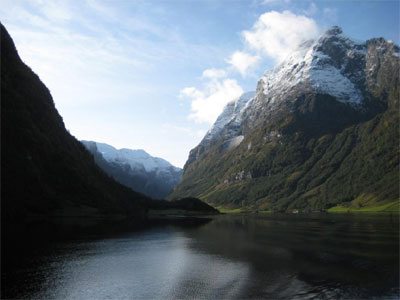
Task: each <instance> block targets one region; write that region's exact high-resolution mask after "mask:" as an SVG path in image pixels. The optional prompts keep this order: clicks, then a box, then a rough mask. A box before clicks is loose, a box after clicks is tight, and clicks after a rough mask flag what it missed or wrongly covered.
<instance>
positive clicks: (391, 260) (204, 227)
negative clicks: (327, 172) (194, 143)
mask: <svg viewBox="0 0 400 300" xmlns="http://www.w3.org/2000/svg"><path fill="white" fill-rule="evenodd" d="M204 223H205V222H202V224H199V225H198V226H190V227H187V226H182V225H180V226H176V225H168V226H166V225H163V226H156V227H151V228H148V229H141V230H134V231H132V230H126V229H125V230H123V231H120V230H114V231H112V230H110V228H109V227H112V226H110V225H102V226H100V227H99V225H96V226H94V225H93V226H85V227H84V228H82V227H73V226H72V228H73V230H71V226H61V227H60V226H55V225H52V226H53V227H49V225H48V224H43V225H42V226H39V227H38V228H37V229H35V230H33V229H32V230H33V231H34V232H37V231H40V232H42V234H41V235H39V236H41V237H42V238H43V239H42V240H37V239H36V238H32V237H35V235H31V238H30V239H26V241H25V238H22V236H21V239H19V243H17V245H18V247H17V246H16V247H15V249H13V250H12V252H6V255H7V256H8V257H6V259H8V263H7V265H6V271H5V272H4V270H3V274H2V292H3V294H2V295H3V296H6V297H8V298H34V299H40V298H45V299H110V298H111V299H176V298H179V299H182V298H184V299H187V298H192V299H193V298H202V299H243V298H245V299H247V298H263V299H265V298H267V299H313V298H315V299H337V298H341V299H366V298H367V299H388V298H389V299H398V298H399V283H398V282H399V269H398V268H399V238H398V233H399V224H398V217H397V216H396V217H392V218H390V216H389V215H380V216H379V215H378V216H377V215H308V216H301V215H298V216H291V215H290V216H289V215H267V216H219V217H216V218H214V219H213V220H212V221H210V222H208V223H206V224H204ZM191 225H193V224H191ZM74 226H75V225H74ZM105 226H106V227H105ZM107 226H109V227H107ZM104 227H105V228H106V229H107V230H106V233H104V231H103V230H100V229H104ZM44 228H47V229H44ZM49 228H51V229H49ZM65 228H67V229H65ZM43 230H47V231H48V232H47V234H44V233H43ZM100 232H101V233H100ZM77 233H79V234H77ZM47 240H51V241H52V242H45V241H47ZM3 255H4V254H3ZM12 258H13V259H12ZM3 261H4V257H3ZM4 292H5V293H4Z"/></svg>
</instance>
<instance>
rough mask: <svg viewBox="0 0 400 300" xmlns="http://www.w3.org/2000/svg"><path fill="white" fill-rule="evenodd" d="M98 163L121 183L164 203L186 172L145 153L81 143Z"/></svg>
mask: <svg viewBox="0 0 400 300" xmlns="http://www.w3.org/2000/svg"><path fill="white" fill-rule="evenodd" d="M81 142H82V144H83V145H84V146H85V147H86V148H87V149H88V150H89V151H90V152H91V153H92V154H93V156H94V159H95V162H96V163H97V165H98V166H99V167H100V168H102V169H103V170H104V171H105V172H106V173H107V174H109V175H110V176H112V177H113V178H114V179H115V180H116V181H118V182H119V183H121V184H123V185H125V186H127V187H129V188H131V189H133V190H135V191H138V192H140V193H143V194H145V195H147V196H149V197H152V198H154V199H164V198H165V197H166V196H167V195H168V194H170V193H171V192H172V190H173V188H174V187H175V186H176V185H177V184H178V183H179V181H180V179H181V176H182V169H180V168H177V167H174V166H173V165H171V164H170V163H169V162H167V161H166V160H164V159H162V158H158V157H152V156H151V155H149V154H148V153H146V152H145V151H144V150H131V149H120V150H117V149H115V148H114V147H112V146H110V145H107V144H104V143H98V142H92V141H81Z"/></svg>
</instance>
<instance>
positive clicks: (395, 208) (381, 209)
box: [327, 201, 400, 213]
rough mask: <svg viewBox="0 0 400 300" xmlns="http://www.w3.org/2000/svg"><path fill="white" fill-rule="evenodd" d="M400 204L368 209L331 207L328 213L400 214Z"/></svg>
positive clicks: (368, 207)
mask: <svg viewBox="0 0 400 300" xmlns="http://www.w3.org/2000/svg"><path fill="white" fill-rule="evenodd" d="M399 204H400V202H399V201H395V202H391V203H387V204H384V205H378V206H367V207H361V208H354V207H346V206H341V205H337V206H334V207H331V208H330V209H328V210H327V211H328V212H330V213H347V212H395V213H399V212H400V208H399Z"/></svg>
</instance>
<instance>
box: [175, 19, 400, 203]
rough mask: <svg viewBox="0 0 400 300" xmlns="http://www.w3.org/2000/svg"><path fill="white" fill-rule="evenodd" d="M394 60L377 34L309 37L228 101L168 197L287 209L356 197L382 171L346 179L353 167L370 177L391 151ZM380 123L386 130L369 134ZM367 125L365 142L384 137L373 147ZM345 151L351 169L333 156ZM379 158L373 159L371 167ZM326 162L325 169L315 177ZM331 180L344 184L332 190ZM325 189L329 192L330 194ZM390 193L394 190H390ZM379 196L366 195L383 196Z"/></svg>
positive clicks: (337, 32) (335, 32)
mask: <svg viewBox="0 0 400 300" xmlns="http://www.w3.org/2000/svg"><path fill="white" fill-rule="evenodd" d="M399 64H400V62H399V47H398V46H397V45H395V44H394V43H393V42H391V41H387V40H385V39H383V38H373V39H370V40H368V41H365V42H363V41H356V40H354V39H352V38H350V37H348V36H346V35H345V34H343V32H342V30H341V29H340V28H339V27H336V26H335V27H332V28H331V29H329V30H327V31H326V32H325V33H324V34H323V35H321V36H320V37H319V38H318V39H316V40H309V41H304V42H303V43H301V44H300V45H299V46H298V47H297V49H296V50H295V51H293V52H292V53H291V54H290V55H288V57H287V58H286V59H285V60H284V61H283V62H281V63H280V64H279V65H277V66H276V67H275V68H273V69H272V70H267V71H266V72H265V73H264V74H263V75H262V76H261V78H260V80H259V81H258V84H257V88H256V92H255V94H252V93H249V94H245V95H243V96H242V97H241V98H239V99H238V100H236V101H234V102H231V103H228V104H227V106H226V107H225V109H224V110H223V112H222V114H221V115H220V116H219V117H218V119H217V121H216V122H215V124H214V125H213V127H212V128H211V129H210V130H209V131H208V133H207V134H206V136H205V137H204V139H203V140H202V141H201V142H200V144H199V145H198V146H197V147H196V148H194V149H192V150H191V151H190V154H189V158H188V160H187V162H186V164H185V167H184V175H183V177H182V180H181V183H180V184H179V185H178V186H177V187H176V188H175V189H174V192H173V194H172V195H171V198H173V197H183V196H187V195H191V196H196V197H204V198H205V199H206V200H207V201H209V202H211V203H214V204H216V205H223V204H224V205H226V204H229V206H231V207H238V206H240V205H243V202H242V201H245V202H246V203H247V202H248V203H249V204H251V205H254V204H255V202H257V201H259V199H261V200H262V201H261V200H260V202H259V203H258V204H257V205H258V207H261V206H265V207H269V208H271V207H279V209H282V208H285V209H286V208H288V207H289V206H293V207H295V206H298V205H303V206H309V207H313V208H317V207H320V208H321V207H326V206H327V205H328V201H329V202H331V203H337V202H340V201H341V200H342V201H350V200H348V199H358V198H357V197H364V196H365V195H366V192H365V191H366V190H369V189H371V188H372V187H373V186H374V185H375V184H376V182H377V181H373V180H372V179H371V178H375V180H381V178H379V176H378V174H376V177H374V176H372V175H371V176H370V177H368V178H364V181H362V182H359V183H357V184H354V183H352V182H354V178H357V176H359V175H358V174H357V173H354V172H357V171H358V172H364V173H365V174H367V173H370V174H372V173H374V172H376V170H377V169H379V168H380V167H381V166H383V165H385V164H387V162H388V161H390V160H391V159H392V154H393V153H394V152H395V148H396V147H395V146H394V143H393V141H394V140H398V134H397V135H396V134H395V132H396V131H395V126H394V124H397V123H398V121H396V122H395V121H394V120H393V118H394V117H395V116H397V117H398V112H397V114H396V113H395V112H394V111H395V110H396V109H397V110H398V101H399V97H398V93H399V90H400V88H399ZM396 101H397V102H396ZM396 103H397V104H396ZM396 105H397V106H396ZM368 122H372V123H373V124H375V125H370V124H369V123H368ZM381 123H382V124H383V125H382V124H381ZM376 124H380V125H379V126H378V125H376ZM380 126H383V127H385V128H387V130H389V131H388V132H390V133H386V132H385V130H381V129H380V130H378V129H376V130H377V131H376V132H375V131H374V130H375V128H380ZM367 128H368V129H367ZM368 132H372V133H373V134H375V135H376V136H375V137H374V140H373V141H375V140H377V139H380V141H381V142H380V143H382V144H381V145H380V146H379V147H377V148H376V149H375V148H373V147H372V148H371V147H370V144H369V143H370V142H366V141H367V140H369V135H368V134H367V133H368ZM372 133H371V134H372ZM383 141H385V142H383ZM385 147H386V148H385ZM384 148H385V149H386V150H385V152H384V153H382V154H375V156H373V157H371V158H370V159H369V160H368V164H366V163H365V162H362V161H363V160H362V159H361V158H360V159H361V160H362V161H358V159H359V158H358V156H360V157H363V156H364V157H367V156H370V155H371V153H375V152H376V151H378V150H377V149H380V150H379V151H381V149H384ZM355 149H356V150H355ZM366 149H369V150H368V152H366V151H367V150H366ZM353 151H355V152H357V153H358V154H357V155H358V156H357V155H355V154H353ZM324 155H325V156H324ZM348 155H349V157H350V156H351V158H347V156H348ZM376 155H381V156H379V159H378V158H377V156H376ZM345 158H346V159H348V160H349V161H350V164H352V163H355V161H357V163H356V164H357V167H354V168H353V169H350V170H347V169H346V165H342V163H341V162H342V161H343V160H344V159H345ZM378 160H379V161H380V164H377V165H375V167H372V165H374V164H375V163H377V162H378ZM372 162H373V163H372ZM318 164H320V165H318ZM316 165H318V168H317V169H315V167H314V166H316ZM340 168H341V169H340ZM381 168H384V167H381ZM385 168H386V169H385V170H386V171H385V172H387V173H390V172H392V171H393V168H398V159H397V163H394V164H387V166H386V167H385ZM325 169H326V170H327V174H325V175H323V176H322V175H321V174H322V173H324V171H322V170H325ZM345 169H346V170H345ZM356 170H357V171H356ZM390 174H392V173H390ZM393 174H395V172H394V173H393ZM345 178H346V180H347V181H343V180H345ZM387 178H389V177H387ZM390 178H391V179H390V180H392V179H393V180H394V178H395V177H394V175H393V176H392V177H390ZM368 180H370V182H369V183H367V182H368ZM371 180H372V181H371ZM333 182H335V184H336V185H337V186H342V187H345V188H344V189H342V190H336V189H335V188H333V187H332V184H333ZM298 184H299V185H298ZM381 186H382V185H381ZM381 186H379V187H376V189H379V188H380V187H381ZM330 189H331V190H330ZM327 191H331V192H330V193H328V192H327ZM322 193H324V194H322ZM363 193H364V194H363ZM371 193H372V194H373V193H374V192H373V191H372V192H371ZM372 194H371V195H372ZM332 195H334V196H335V197H336V198H335V199H333V198H332V199H330V197H332ZM362 195H364V196H362ZM374 195H375V194H374ZM392 196H393V197H395V196H396V193H395V192H394V191H393V193H392V194H391V196H390V197H392ZM379 197H381V196H376V195H375V196H370V198H369V199H378V200H379V199H383V198H382V197H381V198H379ZM387 198H389V197H387ZM310 199H311V200H312V201H311V200H310ZM328 199H329V200H328ZM308 201H311V202H310V203H309V202H308ZM357 201H361V200H357ZM294 203H297V204H296V205H295V204H294ZM357 203H358V202H357Z"/></svg>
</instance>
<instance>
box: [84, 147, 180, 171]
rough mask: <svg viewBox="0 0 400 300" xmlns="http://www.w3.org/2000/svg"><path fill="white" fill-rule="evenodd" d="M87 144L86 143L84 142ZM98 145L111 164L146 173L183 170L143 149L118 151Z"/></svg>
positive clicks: (98, 148) (98, 149)
mask: <svg viewBox="0 0 400 300" xmlns="http://www.w3.org/2000/svg"><path fill="white" fill-rule="evenodd" d="M82 142H83V143H87V142H86V141H82ZM95 143H96V147H97V151H99V152H100V153H101V154H102V155H103V157H104V159H105V160H106V161H108V162H110V163H118V164H121V165H129V166H130V167H131V168H132V169H136V170H144V171H145V172H156V173H159V172H167V173H168V172H170V171H171V169H172V170H173V171H177V172H179V171H180V170H181V169H180V168H177V167H174V166H173V165H172V164H170V163H169V162H168V161H166V160H165V159H162V158H159V157H153V156H151V155H150V154H148V153H147V152H146V151H144V150H142V149H138V150H132V149H126V148H122V149H116V148H114V147H113V146H110V145H108V144H104V143H98V142H95Z"/></svg>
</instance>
